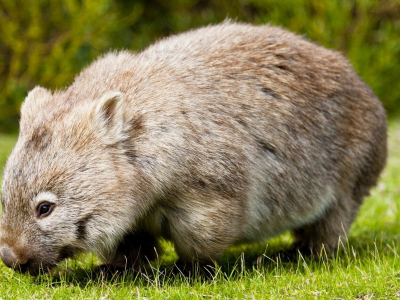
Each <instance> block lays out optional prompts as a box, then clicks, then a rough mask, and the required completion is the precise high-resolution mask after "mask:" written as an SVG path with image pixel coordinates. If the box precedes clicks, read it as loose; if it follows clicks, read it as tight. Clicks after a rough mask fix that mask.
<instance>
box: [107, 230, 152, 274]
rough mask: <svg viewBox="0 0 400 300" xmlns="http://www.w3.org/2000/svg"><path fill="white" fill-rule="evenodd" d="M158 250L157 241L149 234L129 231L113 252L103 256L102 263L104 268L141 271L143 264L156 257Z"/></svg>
mask: <svg viewBox="0 0 400 300" xmlns="http://www.w3.org/2000/svg"><path fill="white" fill-rule="evenodd" d="M159 251H160V247H159V243H158V241H157V239H156V238H155V237H154V236H152V235H151V234H148V233H146V232H135V233H129V234H127V235H126V236H125V237H124V239H123V240H122V241H121V242H120V244H119V245H118V247H117V249H116V250H115V251H114V252H112V253H111V254H109V255H106V257H104V264H105V267H106V269H107V268H111V269H112V268H114V269H115V268H116V269H120V270H121V269H122V270H134V271H141V270H142V268H143V265H145V264H147V263H148V262H149V261H151V260H155V259H156V258H157V255H158V254H159V253H160V252H159Z"/></svg>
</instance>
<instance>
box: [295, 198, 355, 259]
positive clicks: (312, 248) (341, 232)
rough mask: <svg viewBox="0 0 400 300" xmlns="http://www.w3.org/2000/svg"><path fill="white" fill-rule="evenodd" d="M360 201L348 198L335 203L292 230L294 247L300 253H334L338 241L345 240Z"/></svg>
mask: <svg viewBox="0 0 400 300" xmlns="http://www.w3.org/2000/svg"><path fill="white" fill-rule="evenodd" d="M360 204H361V203H360V202H358V201H353V200H348V202H346V201H343V202H341V203H340V202H339V203H335V204H334V205H333V206H331V207H330V208H328V209H327V211H326V212H325V214H324V215H323V216H322V217H321V218H319V219H318V220H316V221H315V222H313V223H310V224H307V225H305V226H303V227H300V228H298V229H295V230H294V231H293V235H294V239H295V243H294V248H295V249H298V250H300V252H301V253H302V254H316V255H321V254H322V253H323V251H326V253H328V254H334V251H335V250H336V249H337V247H338V246H339V243H340V242H345V240H346V236H347V234H348V230H349V228H350V225H351V224H352V222H353V220H354V218H355V216H356V214H357V211H358V207H359V206H360Z"/></svg>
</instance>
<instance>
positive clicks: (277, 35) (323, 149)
mask: <svg viewBox="0 0 400 300" xmlns="http://www.w3.org/2000/svg"><path fill="white" fill-rule="evenodd" d="M21 116H22V117H21V124H20V127H21V128H20V136H19V139H18V142H17V144H16V146H15V148H14V149H13V152H12V154H11V156H10V158H9V160H8V162H7V165H6V167H5V170H4V181H3V191H2V206H3V214H2V219H1V240H0V255H1V258H2V259H3V261H4V263H5V264H6V265H7V266H10V267H12V266H14V267H18V268H21V269H22V270H24V269H28V270H30V271H31V272H34V271H35V270H37V269H38V268H39V267H40V266H43V267H44V268H45V269H46V268H49V267H52V266H54V265H55V264H57V263H58V262H59V261H60V260H62V259H64V258H66V257H70V256H72V255H74V254H76V253H78V252H81V251H88V250H92V251H95V252H97V253H98V254H99V255H100V256H101V258H103V259H104V262H105V263H106V264H110V265H115V266H127V267H131V266H132V267H134V268H136V269H138V268H139V266H140V264H141V262H142V261H145V260H146V259H144V257H146V256H147V257H148V258H150V259H151V258H154V248H155V247H157V239H158V238H159V237H164V238H166V239H168V240H171V241H173V242H174V244H175V249H176V251H177V253H178V255H179V258H180V260H181V261H183V262H190V261H192V260H196V261H199V262H200V263H208V262H210V261H211V260H217V259H218V258H219V256H220V255H221V253H222V252H223V251H224V250H225V249H227V248H228V247H229V246H231V245H234V244H238V243H243V242H253V241H259V240H263V239H266V238H268V237H271V236H273V235H277V234H280V233H282V232H283V231H286V230H291V231H292V232H293V233H294V235H295V238H296V243H297V245H298V246H299V247H300V246H303V247H306V248H312V249H316V250H319V249H321V247H322V245H324V247H325V248H327V249H334V248H335V247H336V246H337V243H338V239H339V237H340V236H343V235H344V234H345V233H346V232H347V230H348V229H349V227H350V225H351V223H352V222H353V220H354V218H355V216H356V213H357V210H358V208H359V206H360V204H361V203H362V201H363V198H364V197H365V196H366V195H368V191H369V189H370V188H371V187H372V186H373V185H375V184H376V181H377V178H378V176H379V174H380V172H381V170H382V168H383V167H384V164H385V159H386V129H387V128H386V126H387V125H386V115H385V111H384V109H383V108H382V105H381V103H380V102H379V100H378V99H377V98H376V97H375V96H374V94H373V93H372V91H371V90H370V88H369V87H368V86H367V85H366V84H365V83H364V82H362V81H361V80H360V78H359V77H358V76H357V75H356V74H355V73H354V71H353V69H352V67H351V66H350V64H349V63H348V61H347V60H346V59H344V58H343V57H342V56H341V55H340V54H338V53H337V52H334V51H331V50H327V49H325V48H322V47H320V46H317V45H315V44H313V43H311V42H309V41H307V40H305V39H303V38H302V37H299V36H297V35H294V34H292V33H290V32H287V31H285V30H283V29H280V28H276V27H272V26H251V25H244V24H235V23H231V22H225V23H223V24H220V25H216V26H209V27H205V28H201V29H198V30H194V31H190V32H187V33H184V34H180V35H177V36H173V37H170V38H167V39H165V40H161V41H159V42H157V43H156V44H154V45H153V46H151V47H149V48H148V49H146V50H145V51H143V52H142V53H139V54H133V53H130V52H126V51H123V52H118V53H109V54H107V55H105V56H104V57H102V58H100V59H98V60H97V61H95V62H94V63H92V64H91V65H90V66H89V67H88V68H86V69H85V70H84V71H82V73H81V74H80V75H78V76H77V77H76V79H75V81H74V83H73V84H72V85H71V86H70V87H69V88H67V89H65V90H62V91H55V92H50V91H48V90H46V89H44V88H40V87H37V88H35V89H34V90H32V91H31V92H30V93H29V95H28V96H27V98H26V100H25V102H24V104H23V106H22V109H21Z"/></svg>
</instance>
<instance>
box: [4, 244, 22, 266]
mask: <svg viewBox="0 0 400 300" xmlns="http://www.w3.org/2000/svg"><path fill="white" fill-rule="evenodd" d="M0 257H1V260H2V261H3V263H4V264H5V265H6V266H7V267H9V268H13V269H21V268H23V266H24V265H25V264H26V261H23V260H21V259H20V258H18V257H17V255H16V254H15V253H14V251H13V250H12V249H11V248H10V247H8V246H3V247H1V249H0Z"/></svg>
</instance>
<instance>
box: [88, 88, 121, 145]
mask: <svg viewBox="0 0 400 300" xmlns="http://www.w3.org/2000/svg"><path fill="white" fill-rule="evenodd" d="M124 100H125V95H124V94H123V93H121V92H108V93H106V94H105V95H104V96H103V97H101V98H100V100H99V101H98V102H97V103H96V105H95V107H94V110H93V112H92V117H93V122H94V126H95V127H96V130H97V131H98V132H99V133H100V134H101V136H102V137H103V139H104V141H105V142H106V143H107V144H115V143H118V142H119V141H122V140H124V139H126V133H127V129H128V124H127V123H126V117H125V113H124V108H123V103H124Z"/></svg>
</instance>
